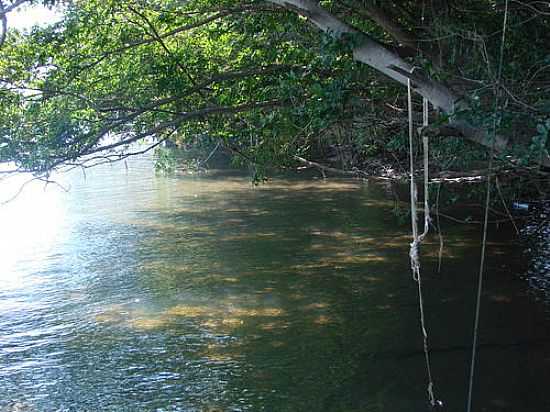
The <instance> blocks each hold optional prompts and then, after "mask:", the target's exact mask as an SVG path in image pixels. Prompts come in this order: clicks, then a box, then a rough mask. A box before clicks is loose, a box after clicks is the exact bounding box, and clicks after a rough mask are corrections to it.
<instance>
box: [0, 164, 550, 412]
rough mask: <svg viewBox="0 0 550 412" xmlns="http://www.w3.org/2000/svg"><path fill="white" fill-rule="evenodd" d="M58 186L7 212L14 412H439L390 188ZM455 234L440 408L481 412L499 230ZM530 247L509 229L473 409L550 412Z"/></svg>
mask: <svg viewBox="0 0 550 412" xmlns="http://www.w3.org/2000/svg"><path fill="white" fill-rule="evenodd" d="M56 179H57V180H58V182H59V183H61V184H62V185H64V186H67V187H68V186H70V191H68V192H64V191H63V190H61V189H60V188H59V187H57V186H55V185H48V187H47V188H46V190H44V185H43V184H38V183H37V184H31V185H29V186H28V187H27V188H26V189H25V191H24V192H23V193H22V194H21V195H20V196H19V197H18V198H17V199H16V200H15V201H13V202H11V203H9V204H7V205H4V206H2V207H1V208H0V224H1V234H0V247H1V249H0V253H1V263H0V411H2V412H7V411H9V412H15V411H19V412H22V411H34V412H42V411H94V412H95V411H113V412H119V411H120V412H123V411H349V412H359V411H364V412H369V411H372V412H374V411H388V412H397V411H403V412H405V411H407V412H409V411H413V412H415V411H428V410H429V408H428V406H427V394H426V386H427V378H426V369H425V364H424V356H423V352H422V338H421V331H420V328H419V321H418V299H417V289H416V284H415V282H414V281H413V280H412V278H411V274H410V266H409V261H408V245H409V242H410V235H409V230H410V229H409V227H408V225H407V222H405V223H403V222H400V221H399V220H398V219H397V218H396V217H395V214H393V213H392V209H393V208H394V206H395V204H394V199H393V198H392V196H390V195H389V194H388V193H387V192H388V191H387V188H385V187H384V185H380V184H374V183H370V184H367V183H365V182H362V181H358V180H328V181H321V180H314V179H309V178H308V179H305V178H304V179H299V178H291V179H290V178H289V179H273V180H272V181H270V182H269V183H267V184H264V185H261V186H259V187H253V186H252V185H251V183H250V180H249V178H248V177H246V176H239V175H236V174H231V173H214V172H212V173H210V174H209V175H206V176H200V177H196V176H185V177H183V176H181V177H162V176H155V174H154V170H153V168H152V163H151V159H150V158H149V157H142V158H139V159H131V160H129V161H128V164H127V165H125V164H124V163H118V164H114V165H104V166H100V167H98V168H94V169H90V170H88V171H87V172H86V176H85V177H84V175H83V173H82V172H80V171H73V172H72V173H69V174H68V175H63V176H59V177H57V178H56ZM16 180H17V179H16ZM20 183H21V181H14V182H12V183H11V186H10V190H13V188H14V187H15V186H14V185H16V184H20ZM3 185H4V186H3V187H4V189H3V190H4V192H3V193H6V194H7V193H8V192H9V190H7V187H8V186H7V183H3ZM443 231H444V241H445V247H444V253H443V261H442V270H441V273H440V274H438V273H437V250H438V239H437V237H436V236H432V237H429V238H428V244H427V245H426V246H425V247H424V248H423V249H422V256H423V258H422V265H423V266H422V268H423V273H424V290H425V310H426V321H427V325H428V332H429V335H430V347H431V351H432V363H433V376H434V381H435V392H436V396H437V398H438V399H441V400H442V401H443V402H444V408H443V410H445V411H464V410H465V404H466V392H467V383H468V382H467V380H468V373H469V369H468V368H469V357H470V344H471V339H472V323H473V316H474V299H475V285H476V282H477V271H478V265H479V253H480V238H481V234H480V228H479V227H478V226H476V225H460V224H455V223H451V222H448V221H444V222H443ZM516 242H517V240H515V238H514V237H513V236H512V232H511V231H510V229H509V228H507V227H501V228H500V229H498V230H497V229H495V228H494V227H492V231H491V234H490V241H489V249H488V253H489V256H488V262H487V265H488V271H487V278H486V284H485V289H484V293H483V306H482V313H481V325H480V328H481V329H480V349H479V353H478V355H479V358H478V368H477V371H476V378H475V385H474V410H475V411H533V412H544V411H549V410H550V390H549V388H550V316H549V315H548V308H549V307H550V305H549V304H548V303H547V302H548V300H547V299H545V298H544V293H542V294H541V293H539V291H533V289H534V287H533V285H532V284H531V283H532V282H529V281H528V280H526V279H525V276H524V275H525V272H526V270H527V269H526V268H528V267H529V265H530V263H529V261H527V259H532V258H533V257H532V256H531V257H529V256H527V255H525V254H522V253H521V251H520V249H521V248H518V247H517V243H516ZM539 263H540V262H539ZM542 265H543V267H546V268H547V265H548V259H547V258H545V260H544V261H543V262H542ZM545 265H546V266H545ZM545 270H546V269H545ZM539 272H540V270H539ZM546 275H547V272H544V276H546ZM543 280H544V279H543ZM538 284H540V282H539V283H538ZM535 289H536V288H535ZM542 289H544V286H543V287H542Z"/></svg>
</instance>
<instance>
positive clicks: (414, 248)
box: [407, 68, 442, 407]
mask: <svg viewBox="0 0 550 412" xmlns="http://www.w3.org/2000/svg"><path fill="white" fill-rule="evenodd" d="M413 71H414V68H413ZM411 72H412V71H411ZM407 86H408V87H407V92H408V93H407V100H408V110H409V168H410V175H411V177H410V179H411V180H410V194H411V227H412V235H413V241H412V243H411V247H410V251H409V257H410V261H411V271H412V276H413V279H414V280H415V281H416V284H417V286H418V306H419V310H420V327H421V330H422V337H423V346H424V358H425V360H426V371H427V374H428V388H427V391H428V400H429V403H430V406H431V407H436V406H441V405H442V402H441V401H439V400H436V398H435V395H434V383H433V378H432V368H431V362H430V351H429V346H428V331H427V329H426V320H425V316H424V297H423V294H422V277H421V274H420V258H419V246H420V244H421V243H422V241H423V240H424V238H425V237H426V235H427V234H428V231H429V230H430V221H431V218H430V204H429V192H428V179H429V169H428V160H429V146H428V136H425V135H423V136H422V145H423V152H424V153H423V154H424V159H423V160H424V231H423V232H422V233H421V234H420V235H419V234H418V222H417V207H416V203H417V199H418V191H417V188H416V182H415V179H414V147H413V138H414V125H413V115H412V90H411V80H410V79H409V80H408V81H407ZM422 114H423V116H422V117H423V126H424V128H425V127H426V126H428V100H427V99H426V98H423V100H422Z"/></svg>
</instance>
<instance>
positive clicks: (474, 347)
mask: <svg viewBox="0 0 550 412" xmlns="http://www.w3.org/2000/svg"><path fill="white" fill-rule="evenodd" d="M507 21H508V0H506V3H505V6H504V18H503V22H502V39H501V43H500V60H499V67H498V74H497V83H496V93H495V108H494V113H493V142H492V144H491V152H490V154H489V167H488V171H487V194H486V197H485V217H484V220H483V240H482V243H481V260H480V263H479V277H478V284H477V297H476V312H475V318H474V335H473V340H472V360H471V363H470V380H469V384H468V402H467V405H466V411H467V412H471V410H472V392H473V387H474V373H475V366H476V353H477V339H478V331H479V314H480V307H481V293H482V291H483V275H484V272H485V270H484V268H485V249H486V245H487V226H488V225H489V205H490V203H491V174H492V169H493V157H494V153H495V140H496V129H497V112H498V98H499V94H500V80H501V78H502V62H503V56H504V42H505V40H506V24H507Z"/></svg>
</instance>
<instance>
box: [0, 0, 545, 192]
mask: <svg viewBox="0 0 550 412" xmlns="http://www.w3.org/2000/svg"><path fill="white" fill-rule="evenodd" d="M3 3H6V4H3V8H4V10H10V6H14V5H15V4H16V3H23V2H21V1H19V2H16V1H12V2H11V3H10V2H6V1H5V0H4V2H3ZM46 3H48V4H52V2H46ZM549 6H550V5H549V4H548V3H547V2H539V1H530V0H526V1H521V2H520V1H512V2H510V4H509V9H508V15H507V27H506V33H503V26H502V21H503V17H504V13H505V10H504V2H503V1H486V0H472V1H467V2H464V1H439V0H426V1H421V2H418V1H407V0H395V1H384V2H381V1H374V0H372V1H354V0H333V1H321V2H316V1H309V0H296V1H294V0H292V1H291V0H281V1H278V0H277V1H235V0H224V1H211V0H193V1H185V2H184V1H178V0H163V1H160V0H151V1H140V0H125V1H114V0H106V1H105V0H103V1H95V0H87V1H78V0H76V1H70V2H65V3H64V7H65V16H64V18H63V20H62V21H61V22H58V23H55V24H53V25H50V26H48V27H44V28H35V29H33V30H32V31H31V32H30V33H28V34H24V33H19V32H17V31H10V30H8V31H7V32H6V35H5V36H4V37H5V38H3V43H2V46H1V48H0V96H1V100H0V160H1V161H2V162H10V164H11V165H13V169H12V170H13V171H29V172H32V173H34V174H36V175H41V176H45V175H46V176H47V175H48V173H49V172H50V171H51V170H53V169H58V168H61V167H67V166H69V167H71V166H87V165H89V164H91V163H94V162H97V161H111V160H117V159H121V158H124V157H126V156H128V155H131V154H132V153H133V152H132V150H133V149H132V147H133V146H132V143H134V142H137V141H148V142H149V145H148V148H149V149H153V148H155V147H160V146H161V145H165V144H166V143H169V146H170V147H180V148H187V149H189V148H194V149H201V150H199V152H198V154H197V156H196V158H197V159H199V164H200V162H201V161H204V160H205V159H206V158H207V157H208V156H209V154H211V153H212V150H213V149H215V148H216V150H218V149H220V150H224V151H225V152H226V153H229V154H230V155H231V156H232V157H234V158H235V159H237V161H240V162H241V164H247V165H253V166H254V167H253V169H254V171H255V173H256V176H255V177H256V178H258V179H259V178H262V177H263V176H265V175H266V173H268V171H269V170H272V169H273V168H281V167H282V168H298V167H316V168H319V169H321V170H323V167H325V168H328V169H324V170H328V171H329V172H331V171H335V170H339V171H344V172H345V173H347V174H352V175H357V176H367V175H385V176H389V177H395V176H405V175H406V164H407V160H406V159H407V156H408V144H407V104H406V93H407V90H406V87H405V85H406V84H407V79H410V80H411V82H412V85H413V89H414V91H415V98H414V102H413V103H414V104H413V108H414V113H413V115H414V118H415V120H416V121H417V126H418V127H419V126H420V125H421V118H422V110H421V96H423V97H425V98H427V99H428V100H429V102H430V103H431V108H432V109H431V111H430V124H431V126H429V127H428V128H425V129H423V132H424V133H425V134H428V135H429V136H430V140H431V149H430V166H431V171H432V173H433V174H434V175H438V176H443V177H456V176H472V175H485V174H486V173H487V160H488V156H489V152H491V150H492V151H493V152H494V154H495V166H494V167H495V171H496V172H497V173H501V181H502V182H504V185H505V186H506V187H505V189H506V190H508V189H509V190H510V193H511V195H510V196H512V197H519V196H522V195H525V194H528V195H529V196H535V197H545V196H546V194H547V181H548V171H549V170H550V169H549V168H550V156H549V154H548V149H549V148H550V142H549V139H548V135H549V132H550V98H549V96H550V81H549V79H550V49H549V48H548V44H550V7H549ZM3 16H4V17H7V27H9V13H5V14H3ZM500 52H502V56H503V58H502V62H501V63H500V55H501V54H500ZM413 68H414V71H413ZM500 70H501V71H502V76H501V81H499V76H498V72H499V71H500ZM411 72H412V73H411ZM497 97H498V98H497ZM420 146H421V145H418V148H415V150H416V152H415V155H418V154H420V151H421V148H420ZM140 151H141V149H140ZM162 156H164V157H163V159H164V160H165V161H167V162H168V163H169V159H168V157H169V156H168V157H167V154H166V152H165V153H164V154H163V155H162Z"/></svg>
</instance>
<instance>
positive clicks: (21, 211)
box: [0, 175, 66, 290]
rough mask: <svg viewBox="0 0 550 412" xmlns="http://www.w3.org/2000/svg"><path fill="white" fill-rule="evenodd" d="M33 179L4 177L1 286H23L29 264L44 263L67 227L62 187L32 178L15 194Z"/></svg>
mask: <svg viewBox="0 0 550 412" xmlns="http://www.w3.org/2000/svg"><path fill="white" fill-rule="evenodd" d="M30 179H31V177H29V176H28V175H17V176H11V177H9V178H7V179H4V180H2V181H0V193H1V194H2V198H1V199H0V228H1V232H0V250H1V251H2V259H1V260H0V273H1V275H0V290H2V289H7V288H17V287H22V286H23V284H24V282H25V280H24V274H25V272H28V271H29V266H30V267H32V266H33V265H34V266H36V265H37V264H38V265H42V263H43V260H44V259H46V258H47V256H51V255H52V254H53V250H52V248H54V247H55V244H56V243H59V242H60V241H61V239H60V238H59V236H60V235H61V234H62V233H63V230H64V225H65V222H64V217H65V215H66V204H65V202H64V200H65V198H64V197H65V195H66V193H65V192H64V190H63V189H61V188H60V187H58V186H56V185H53V184H49V185H46V184H45V183H44V182H40V181H32V182H30V183H28V184H26V185H25V186H24V188H23V190H22V191H21V193H19V195H17V196H16V197H15V198H13V196H15V195H16V194H17V192H18V191H19V190H20V189H21V187H22V185H24V184H25V183H26V182H28V181H29V180H30ZM12 198H13V199H12ZM9 199H12V200H9ZM6 200H9V201H8V202H7V203H4V202H6ZM22 266H23V267H24V268H23V269H22ZM35 269H36V267H35Z"/></svg>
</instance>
